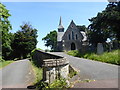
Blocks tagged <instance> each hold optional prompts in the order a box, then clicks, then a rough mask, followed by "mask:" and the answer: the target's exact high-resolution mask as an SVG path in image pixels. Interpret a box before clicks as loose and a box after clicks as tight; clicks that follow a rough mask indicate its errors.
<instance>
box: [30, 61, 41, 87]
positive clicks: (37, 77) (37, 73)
mask: <svg viewBox="0 0 120 90" xmlns="http://www.w3.org/2000/svg"><path fill="white" fill-rule="evenodd" d="M31 64H32V67H33V71H34V74H35V81H34V82H33V84H34V85H36V84H38V83H39V82H40V81H41V80H42V72H43V69H42V68H40V67H37V66H36V65H35V64H34V63H33V61H31Z"/></svg>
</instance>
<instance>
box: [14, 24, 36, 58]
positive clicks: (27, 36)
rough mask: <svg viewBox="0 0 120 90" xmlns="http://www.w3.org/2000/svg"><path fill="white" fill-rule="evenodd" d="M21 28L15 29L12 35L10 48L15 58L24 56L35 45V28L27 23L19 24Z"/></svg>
mask: <svg viewBox="0 0 120 90" xmlns="http://www.w3.org/2000/svg"><path fill="white" fill-rule="evenodd" d="M20 27H21V30H19V31H17V32H16V33H15V36H14V41H13V43H12V48H13V50H14V55H15V57H16V58H20V59H22V58H26V57H27V56H28V55H29V54H30V53H31V51H32V50H33V49H35V48H36V45H37V37H38V35H37V29H35V28H33V27H32V25H30V24H29V23H24V24H23V25H21V26H20Z"/></svg>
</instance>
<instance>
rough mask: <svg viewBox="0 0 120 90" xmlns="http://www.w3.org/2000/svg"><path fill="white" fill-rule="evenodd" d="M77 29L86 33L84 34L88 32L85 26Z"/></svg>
mask: <svg viewBox="0 0 120 90" xmlns="http://www.w3.org/2000/svg"><path fill="white" fill-rule="evenodd" d="M77 28H78V29H79V30H80V31H84V32H85V31H86V30H87V28H86V26H85V25H82V26H77Z"/></svg>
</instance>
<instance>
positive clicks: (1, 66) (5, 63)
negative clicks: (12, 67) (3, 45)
mask: <svg viewBox="0 0 120 90" xmlns="http://www.w3.org/2000/svg"><path fill="white" fill-rule="evenodd" d="M13 62H14V61H12V60H11V61H0V68H3V67H5V66H7V65H8V64H10V63H13Z"/></svg>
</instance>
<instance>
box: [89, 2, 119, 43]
mask: <svg viewBox="0 0 120 90" xmlns="http://www.w3.org/2000/svg"><path fill="white" fill-rule="evenodd" d="M89 21H90V22H91V24H90V25H89V27H88V28H89V29H90V33H89V39H90V41H91V43H95V44H97V43H99V42H102V43H104V42H105V41H106V40H107V38H111V39H113V38H117V40H118V41H120V34H119V30H120V26H119V24H120V2H116V3H109V4H108V5H107V7H106V9H105V10H103V11H102V12H101V13H98V14H97V16H96V17H93V18H91V19H89Z"/></svg>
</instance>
